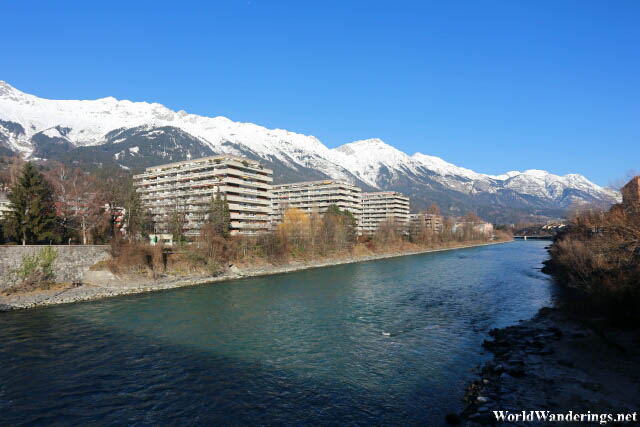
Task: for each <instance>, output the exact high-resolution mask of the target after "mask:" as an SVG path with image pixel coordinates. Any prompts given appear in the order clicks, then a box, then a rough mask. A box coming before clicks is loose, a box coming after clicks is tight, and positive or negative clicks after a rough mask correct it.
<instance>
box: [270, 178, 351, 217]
mask: <svg viewBox="0 0 640 427" xmlns="http://www.w3.org/2000/svg"><path fill="white" fill-rule="evenodd" d="M272 191H273V203H272V223H273V224H274V225H275V224H278V223H280V222H281V221H282V215H283V213H284V211H285V210H286V209H287V208H289V207H295V208H298V209H301V210H303V211H305V212H307V213H311V212H318V213H323V212H325V211H326V210H327V208H328V207H329V205H332V204H335V205H337V206H338V207H339V208H340V209H343V210H348V211H349V212H351V213H352V214H353V216H354V217H355V218H356V221H359V217H360V194H361V193H362V190H361V189H360V188H359V187H356V186H355V185H351V184H348V183H346V182H342V181H334V180H325V181H307V182H296V183H294V184H281V185H274V186H273V190H272Z"/></svg>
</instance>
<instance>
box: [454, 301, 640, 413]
mask: <svg viewBox="0 0 640 427" xmlns="http://www.w3.org/2000/svg"><path fill="white" fill-rule="evenodd" d="M490 335H491V337H492V338H493V339H492V340H487V341H485V342H484V344H483V346H484V347H485V348H486V349H487V350H488V351H490V352H491V353H493V355H494V357H493V360H490V361H488V362H487V363H485V364H484V366H482V368H481V371H480V378H479V379H477V380H476V381H474V382H473V383H472V384H471V385H470V386H469V387H468V389H467V390H466V393H465V396H464V399H465V403H466V406H465V409H464V411H463V412H462V414H461V418H462V419H463V420H465V422H466V424H467V425H487V424H500V422H497V420H496V417H495V415H494V413H493V411H509V412H510V413H513V414H515V413H520V414H521V413H522V411H536V410H537V411H550V413H557V414H565V415H566V414H567V413H568V412H569V411H573V413H574V414H582V413H584V414H587V413H589V411H591V413H597V414H609V413H610V414H614V416H615V415H616V414H618V413H625V414H632V413H634V412H635V411H637V410H638V406H637V404H638V401H637V397H638V396H640V333H639V332H638V331H624V330H619V329H614V328H612V327H610V326H609V325H608V324H607V323H606V322H605V321H604V320H603V319H578V318H575V317H572V316H571V315H569V314H568V313H566V312H564V311H562V310H559V309H555V308H543V309H541V310H540V312H539V313H538V314H537V315H536V316H535V317H533V318H532V319H530V320H527V321H523V322H521V323H520V324H518V325H515V326H510V327H507V328H504V329H494V330H492V331H491V332H490ZM453 418H455V417H453ZM450 421H451V420H450ZM534 421H536V422H537V421H538V420H537V419H535V420H534ZM520 424H526V423H522V422H520Z"/></svg>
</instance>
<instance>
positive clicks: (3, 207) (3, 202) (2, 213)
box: [0, 191, 11, 218]
mask: <svg viewBox="0 0 640 427" xmlns="http://www.w3.org/2000/svg"><path fill="white" fill-rule="evenodd" d="M8 196H9V193H7V192H6V191H0V218H5V217H6V216H7V215H9V212H11V202H10V201H9V198H8Z"/></svg>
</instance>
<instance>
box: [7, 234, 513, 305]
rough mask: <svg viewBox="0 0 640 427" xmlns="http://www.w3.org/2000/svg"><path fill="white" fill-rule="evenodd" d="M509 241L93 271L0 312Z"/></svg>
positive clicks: (13, 299)
mask: <svg viewBox="0 0 640 427" xmlns="http://www.w3.org/2000/svg"><path fill="white" fill-rule="evenodd" d="M500 243H508V242H505V241H501V242H491V243H483V244H473V245H459V246H452V247H447V248H440V249H427V250H423V251H414V252H403V253H388V254H377V255H366V256H351V257H346V258H338V259H329V260H323V261H318V262H306V263H305V262H291V263H289V264H287V265H284V266H273V265H268V266H261V267H248V268H238V267H237V266H232V267H230V268H228V269H227V271H226V272H225V273H224V274H221V275H218V276H216V277H211V276H195V275H190V276H182V277H174V276H165V277H160V278H157V280H149V279H146V278H143V277H140V276H123V277H117V276H114V275H112V274H111V273H109V272H106V271H105V272H93V274H92V275H91V277H92V280H90V281H86V283H84V284H83V285H82V286H79V287H73V286H71V284H69V285H68V286H56V287H55V288H54V289H51V290H46V291H37V292H30V293H20V294H12V295H0V311H7V310H16V309H26V308H34V307H41V306H47V305H54V304H65V303H72V302H79V301H88V300H96V299H101V298H108V297H114V296H118V295H130V294H137V293H143V292H151V291H159V290H166V289H174V288H179V287H185V286H195V285H203V284H210V283H216V282H223V281H228V280H234V279H240V278H245V277H255V276H265V275H271V274H281V273H289V272H293V271H299V270H305V269H309V268H320V267H330V266H334V265H340V264H350V263H355V262H365V261H373V260H378V259H385V258H393V257H398V256H407V255H417V254H422V253H429V252H441V251H449V250H456V249H465V248H470V247H475V246H485V245H494V244H500Z"/></svg>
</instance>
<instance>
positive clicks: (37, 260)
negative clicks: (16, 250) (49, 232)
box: [8, 247, 58, 293]
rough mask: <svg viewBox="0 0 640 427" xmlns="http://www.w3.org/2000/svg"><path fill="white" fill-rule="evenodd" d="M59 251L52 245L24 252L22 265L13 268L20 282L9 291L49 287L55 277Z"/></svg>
mask: <svg viewBox="0 0 640 427" xmlns="http://www.w3.org/2000/svg"><path fill="white" fill-rule="evenodd" d="M57 257H58V253H57V252H56V250H55V249H54V248H52V247H45V248H42V249H40V251H38V252H37V253H32V254H24V255H23V256H22V259H21V260H20V265H18V267H17V268H16V269H15V270H13V274H14V276H15V277H16V281H17V282H18V283H17V285H16V286H13V287H12V288H10V289H9V290H8V293H13V292H18V291H32V290H35V289H48V288H49V286H50V285H51V283H52V282H53V280H54V279H55V271H54V263H55V260H56V258H57Z"/></svg>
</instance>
